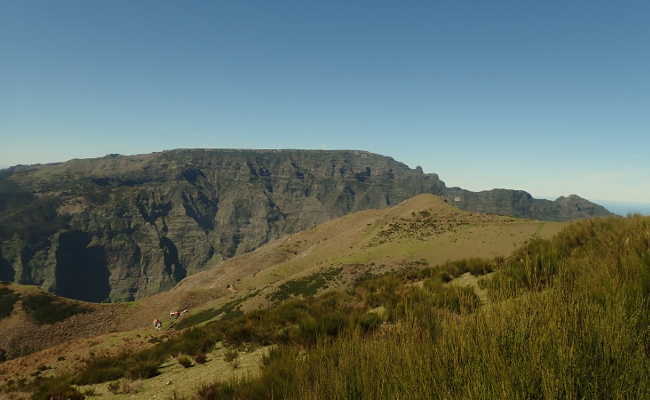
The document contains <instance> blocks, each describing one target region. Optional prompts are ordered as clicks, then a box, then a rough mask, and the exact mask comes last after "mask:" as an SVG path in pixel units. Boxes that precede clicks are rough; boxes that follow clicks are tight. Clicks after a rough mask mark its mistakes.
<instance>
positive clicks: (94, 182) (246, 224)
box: [0, 150, 610, 302]
mask: <svg viewBox="0 0 650 400" xmlns="http://www.w3.org/2000/svg"><path fill="white" fill-rule="evenodd" d="M421 193H432V194H436V195H440V196H442V197H444V198H445V199H446V200H447V201H448V202H449V203H450V204H453V205H454V206H456V207H458V208H461V209H464V210H469V211H480V212H485V213H494V214H501V215H510V216H517V217H526V218H534V219H540V220H554V221H564V220H571V219H576V218H585V217H593V216H605V215H610V213H609V212H608V211H607V210H606V209H604V208H603V207H600V206H598V205H595V204H593V203H590V202H588V201H586V200H584V199H581V198H580V197H578V196H569V197H561V198H559V199H557V200H556V201H548V200H538V199H534V198H532V196H530V195H529V194H528V193H526V192H523V191H513V190H503V189H496V190H491V191H485V192H478V193H474V192H470V191H466V190H463V189H460V188H447V187H446V185H445V183H444V182H443V181H441V180H440V179H439V178H438V176H437V175H436V174H425V173H423V171H422V169H421V168H419V167H418V168H416V169H411V168H409V167H408V166H406V165H405V164H402V163H399V162H397V161H395V160H393V159H392V158H389V157H384V156H380V155H376V154H372V153H368V152H363V151H314V150H173V151H165V152H160V153H152V154H146V155H136V156H120V155H109V156H106V157H103V158H98V159H84V160H71V161H68V162H65V163H59V164H48V165H34V166H17V167H12V168H10V169H7V170H3V171H1V173H0V280H3V281H11V282H17V283H22V284H36V285H40V286H41V287H43V288H44V289H46V290H48V291H50V292H53V293H56V294H58V295H61V296H65V297H70V298H75V299H80V300H86V301H94V302H103V301H128V300H133V299H137V298H141V297H144V296H147V295H151V294H154V293H157V292H160V291H163V290H167V289H169V288H171V287H173V286H174V285H175V284H176V283H178V282H179V281H180V280H182V279H183V278H185V277H186V276H188V275H190V274H194V273H196V272H198V271H201V270H203V269H205V267H206V266H208V265H216V264H218V263H219V262H220V261H221V260H225V259H228V258H231V257H233V256H236V255H240V254H243V253H246V252H249V251H251V250H254V249H256V248H258V247H259V246H260V245H262V244H264V243H267V242H269V241H271V240H273V239H276V238H279V237H281V236H283V235H286V234H290V233H294V232H299V231H302V230H305V229H307V228H310V227H312V226H315V225H316V224H319V223H322V222H324V221H328V220H330V219H332V218H336V217H339V216H342V215H345V214H347V213H350V212H354V211H359V210H364V209H372V208H383V207H386V206H390V205H394V204H398V203H400V202H401V201H403V200H405V199H408V198H410V197H412V196H414V195H417V194H421Z"/></svg>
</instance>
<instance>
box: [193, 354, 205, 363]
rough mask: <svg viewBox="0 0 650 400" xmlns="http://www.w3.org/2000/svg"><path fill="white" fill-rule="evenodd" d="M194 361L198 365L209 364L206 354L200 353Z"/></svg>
mask: <svg viewBox="0 0 650 400" xmlns="http://www.w3.org/2000/svg"><path fill="white" fill-rule="evenodd" d="M194 361H196V363H197V364H205V363H206V362H208V357H207V356H206V355H205V354H204V353H200V354H197V355H195V356H194Z"/></svg>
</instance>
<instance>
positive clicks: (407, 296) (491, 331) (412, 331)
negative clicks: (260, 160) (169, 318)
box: [35, 217, 650, 399]
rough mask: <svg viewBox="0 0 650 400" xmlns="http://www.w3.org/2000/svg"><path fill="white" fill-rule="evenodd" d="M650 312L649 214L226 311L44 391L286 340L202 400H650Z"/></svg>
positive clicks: (145, 373) (103, 360)
mask: <svg viewBox="0 0 650 400" xmlns="http://www.w3.org/2000/svg"><path fill="white" fill-rule="evenodd" d="M466 272H470V273H471V274H473V275H475V276H482V275H485V274H488V273H490V274H489V275H487V276H485V277H484V278H482V279H481V280H480V281H479V284H480V286H481V287H482V288H484V289H485V290H487V295H488V297H487V298H488V299H489V301H488V302H487V303H483V304H482V302H481V300H480V299H479V297H478V296H477V294H476V293H475V292H474V290H473V289H471V288H468V287H457V286H453V285H449V284H447V282H449V281H453V280H454V279H455V278H456V277H459V276H461V275H462V274H464V273H466ZM649 306H650V218H643V217H630V218H625V219H623V218H610V219H602V220H588V221H583V222H579V223H575V224H572V225H570V226H569V227H567V228H566V229H564V230H563V231H562V232H561V233H560V234H558V235H556V236H555V237H553V238H552V239H549V240H542V239H536V240H533V241H531V242H529V243H528V244H527V245H525V246H523V247H522V248H520V249H519V250H517V251H516V252H515V253H514V254H513V255H512V256H510V257H508V258H495V259H492V260H484V259H466V260H462V261H456V262H449V263H446V264H444V265H440V266H437V267H433V268H430V267H426V264H422V265H419V266H418V265H415V264H414V265H413V268H407V269H405V270H401V271H397V272H390V273H385V274H382V275H380V276H373V275H368V276H366V277H364V278H363V279H360V280H359V281H358V282H357V283H356V284H355V285H354V286H353V287H352V288H351V289H349V290H346V291H331V292H329V293H326V294H323V295H320V296H317V297H306V298H293V299H290V300H288V301H286V302H283V303H281V304H279V305H277V306H274V307H272V308H270V309H265V310H258V311H254V312H251V313H247V314H244V315H238V314H236V313H231V314H230V315H228V316H227V317H226V318H225V319H221V320H217V321H213V322H209V323H207V324H206V325H203V326H200V327H197V328H192V329H189V330H186V331H184V332H183V333H182V334H181V335H179V336H176V337H172V338H169V339H167V340H165V341H164V342H162V343H159V344H158V345H156V346H154V347H152V348H151V349H148V350H144V351H141V352H139V353H135V354H123V355H121V356H118V357H100V356H98V357H96V358H94V359H90V360H88V361H87V363H86V365H85V367H82V368H81V369H80V371H78V372H77V373H74V374H72V375H70V376H67V377H59V378H56V379H54V380H45V381H42V382H40V384H39V385H40V388H41V389H40V393H49V392H48V390H49V389H48V387H53V388H54V387H56V388H59V389H56V390H62V389H61V388H67V387H68V386H66V385H68V384H77V385H79V384H81V385H83V384H88V383H96V382H106V381H109V380H112V379H116V378H120V377H126V378H131V379H141V378H147V377H149V376H153V375H155V374H157V368H158V366H159V365H161V363H162V362H163V361H164V360H166V359H169V358H170V357H173V356H177V355H179V354H187V355H190V356H192V357H196V356H200V355H201V354H203V353H206V352H208V351H210V349H211V348H212V347H213V346H214V344H215V343H217V342H223V343H226V344H227V345H228V346H232V347H239V348H240V349H243V348H250V346H256V345H262V346H265V345H277V346H278V347H277V348H276V350H274V351H273V352H272V354H271V356H270V357H268V358H267V359H266V360H265V365H264V367H263V369H262V373H261V375H260V376H258V377H251V378H248V379H245V380H239V381H231V382H225V383H224V382H217V383H215V384H213V385H210V386H206V387H203V388H201V389H200V390H199V391H198V392H197V394H196V397H197V398H198V399H271V398H276V399H285V398H286V399H399V398H403V399H425V398H426V399H431V398H433V399H435V398H441V399H442V398H445V399H446V398H468V399H479V398H480V399H487V398H509V399H518V398H522V399H523V398H526V399H542V398H569V399H570V398H576V399H582V398H585V399H587V398H588V399H592V398H596V399H598V398H602V399H610V398H650V379H649V378H650V313H649V311H650V308H649ZM215 379H216V380H218V377H215ZM61 382H64V383H65V384H63V385H62V383H61ZM35 387H38V386H35ZM53 390H54V389H53ZM66 390H67V389H66Z"/></svg>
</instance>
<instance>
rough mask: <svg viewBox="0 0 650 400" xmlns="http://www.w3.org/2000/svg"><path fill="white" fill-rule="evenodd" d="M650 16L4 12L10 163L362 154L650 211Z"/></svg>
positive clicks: (11, 0)
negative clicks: (291, 151) (153, 155)
mask: <svg viewBox="0 0 650 400" xmlns="http://www.w3.org/2000/svg"><path fill="white" fill-rule="evenodd" d="M649 20H650V2H648V1H647V0H643V1H641V0H639V1H634V0H633V1H630V0H621V1H611V0H608V1H602V0H576V1H572V0H569V1H555V0H548V1H539V0H534V1H533V0H508V1H505V0H490V1H486V0H475V1H464V0H440V1H438V0H427V1H408V0H402V1H394V0H391V1H383V0H373V1H350V0H347V1H339V0H327V1H323V0H320V1H309V0H297V1H293V0H292V1H287V0H278V1H269V0H262V1H246V0H230V1H218V0H203V1H186V0H184V1H178V0H174V1H164V0H155V1H143V0H138V1H120V0H110V1H87V0H79V1H68V0H57V1H50V0H48V1H36V0H8V1H4V2H2V5H0V166H8V165H14V164H18V163H25V164H26V163H36V162H50V161H63V160H67V159H70V158H81V157H93V156H101V155H104V154H108V153H121V154H135V153H148V152H152V151H158V150H162V149H171V148H179V147H211V148H215V147H216V148H310V149H363V150H368V151H372V152H377V153H381V154H385V155H389V156H391V157H393V158H395V159H397V160H400V161H403V162H406V163H407V164H409V165H410V166H411V167H415V166H417V165H421V166H422V167H423V168H424V170H425V171H426V172H436V173H438V174H439V175H440V177H441V178H442V179H443V180H444V181H445V182H446V183H447V184H448V185H450V186H462V187H465V188H468V189H473V190H482V189H491V188H494V187H505V188H522V189H525V190H527V191H529V192H531V193H532V194H533V195H535V196H539V197H551V198H553V197H555V196H559V195H562V194H569V193H577V194H580V195H583V196H585V197H587V198H590V199H601V200H618V201H630V202H648V203H650V23H649V22H648V21H649Z"/></svg>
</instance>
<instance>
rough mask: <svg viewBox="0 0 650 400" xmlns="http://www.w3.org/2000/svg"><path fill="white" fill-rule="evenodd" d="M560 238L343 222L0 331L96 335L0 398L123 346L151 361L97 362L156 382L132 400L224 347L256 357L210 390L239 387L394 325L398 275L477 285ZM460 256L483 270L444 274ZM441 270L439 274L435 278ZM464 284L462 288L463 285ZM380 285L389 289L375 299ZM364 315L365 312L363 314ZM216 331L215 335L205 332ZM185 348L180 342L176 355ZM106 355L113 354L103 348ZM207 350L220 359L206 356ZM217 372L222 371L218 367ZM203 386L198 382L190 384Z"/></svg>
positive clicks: (442, 219) (49, 360) (12, 364)
mask: <svg viewBox="0 0 650 400" xmlns="http://www.w3.org/2000/svg"><path fill="white" fill-rule="evenodd" d="M562 226H564V224H560V223H548V222H546V223H545V222H539V221H530V220H522V219H514V218H511V217H502V216H494V215H484V214H476V213H470V212H465V211H461V210H458V209H456V208H454V207H451V206H450V205H448V204H447V203H446V202H445V201H443V200H442V199H440V198H438V197H435V196H431V195H422V196H417V197H415V198H412V199H410V200H408V201H405V202H403V203H401V204H399V205H398V206H396V207H393V208H389V209H384V210H369V211H364V212H359V213H355V214H351V215H348V216H345V217H342V218H339V219H337V220H333V221H330V222H327V223H325V224H322V225H319V226H317V227H315V228H313V229H310V230H308V231H305V232H301V233H298V234H295V235H291V236H287V237H284V238H282V239H279V240H277V241H274V242H271V243H269V244H268V245H266V246H264V247H262V248H260V249H258V250H256V251H255V252H252V253H250V254H246V255H244V256H240V257H236V258H233V259H231V260H227V261H225V262H222V263H220V264H216V265H215V266H214V267H213V268H211V269H210V270H209V271H205V272H202V273H199V274H196V275H193V276H191V277H188V278H187V279H185V280H184V281H183V282H182V283H181V284H180V285H178V286H177V287H176V288H174V289H173V290H171V291H169V292H165V293H161V294H158V295H155V296H152V297H149V298H146V299H143V300H141V301H138V302H134V303H128V304H124V305H96V307H95V311H94V312H93V313H90V314H78V315H76V316H75V317H74V318H68V319H66V320H64V321H63V322H60V323H56V324H54V325H48V324H45V325H41V326H39V325H35V324H34V323H29V324H26V325H25V326H23V328H24V329H22V330H16V329H15V326H13V327H11V326H9V325H8V324H0V331H3V332H8V333H9V334H10V335H11V336H12V343H16V342H18V341H21V339H20V337H25V338H29V337H31V336H33V335H31V334H30V333H29V332H31V330H33V329H39V331H40V330H43V331H44V332H47V331H49V332H56V333H62V334H63V333H65V334H67V335H68V340H69V339H74V338H76V337H84V336H87V334H88V333H89V332H91V331H89V330H87V329H86V330H79V329H78V327H79V326H80V323H85V321H88V322H92V321H93V320H95V322H96V325H97V326H95V327H94V328H96V332H97V334H102V333H103V334H104V335H103V336H100V337H97V338H95V339H92V340H91V339H84V340H77V341H75V342H69V343H64V344H62V345H60V346H56V347H53V348H51V349H49V350H47V351H45V352H40V353H35V354H33V355H30V356H29V357H27V358H22V359H17V360H13V361H9V362H7V363H6V364H5V365H3V366H1V367H0V386H1V385H2V384H3V382H4V383H5V384H7V383H11V382H13V383H11V385H16V384H17V383H18V382H21V379H24V381H22V382H31V381H32V380H33V377H34V376H37V377H38V376H40V377H43V376H55V375H60V374H61V373H68V372H67V371H70V370H76V369H79V368H80V367H82V366H83V363H80V362H77V363H76V364H74V363H72V364H71V363H68V362H67V361H68V360H66V362H59V360H58V358H59V357H61V356H62V354H59V353H62V352H64V353H66V354H65V355H64V356H67V353H68V352H69V351H70V346H71V345H72V343H74V345H73V347H74V349H75V360H83V359H88V361H89V362H90V363H91V364H90V365H95V366H96V365H99V364H101V360H100V362H99V364H97V363H94V361H92V360H90V359H89V357H90V358H93V357H91V356H90V355H91V354H95V356H98V355H99V354H101V355H102V357H109V358H110V357H113V356H115V353H116V352H117V353H119V350H120V349H121V348H123V347H122V346H123V345H124V344H126V343H129V344H133V343H138V346H140V349H146V348H151V349H150V350H147V351H151V353H143V354H142V355H138V356H135V355H134V354H133V353H132V352H131V353H130V354H129V356H128V357H126V358H125V359H120V360H119V361H117V360H112V361H107V362H108V364H109V365H111V364H113V365H120V366H122V367H121V368H118V369H119V370H120V371H122V372H120V373H119V376H122V377H123V378H122V379H125V378H128V377H136V376H146V375H156V374H157V373H160V375H158V376H157V377H155V378H149V379H146V380H144V381H143V382H144V389H142V393H143V394H142V398H150V397H147V396H149V395H151V393H152V392H151V390H156V392H155V393H159V395H162V394H164V393H163V392H164V390H163V389H166V390H167V392H166V393H167V394H169V393H171V390H172V389H174V390H175V389H176V387H177V386H176V385H174V386H163V387H158V386H159V385H161V384H160V381H162V380H164V379H173V380H174V381H177V379H176V377H175V375H176V373H177V372H178V371H175V370H174V368H176V366H178V365H179V363H178V362H176V361H175V360H176V357H177V355H178V354H179V353H183V352H185V353H186V354H188V356H191V357H197V356H201V355H202V354H203V353H207V355H208V357H207V360H208V362H207V363H206V364H201V368H204V369H205V371H210V370H212V369H213V368H215V367H214V366H215V365H220V364H219V363H220V362H222V361H223V360H224V359H225V352H226V351H230V350H225V349H224V348H222V347H219V346H221V344H225V345H226V348H228V346H230V347H233V346H234V347H236V348H244V349H250V348H251V346H252V347H259V349H260V350H263V352H262V353H256V352H253V353H247V352H244V353H241V352H240V353H241V354H242V356H241V359H242V360H243V361H242V365H249V364H250V368H249V369H247V370H246V371H242V370H241V369H239V368H237V369H234V368H231V369H228V370H227V371H225V372H224V371H222V370H219V372H218V373H215V374H216V376H219V377H220V379H224V378H226V377H228V376H231V373H237V374H239V373H242V374H244V375H245V374H246V373H249V372H254V371H256V368H257V367H255V366H254V365H253V364H255V363H253V362H252V361H250V360H252V359H256V357H257V356H256V355H255V354H263V353H264V352H267V351H268V350H269V349H270V348H272V347H273V346H276V345H278V344H291V343H294V344H300V345H309V346H311V345H313V344H314V343H316V339H317V338H318V337H319V336H320V335H321V334H322V332H326V333H327V335H328V336H331V337H335V336H337V335H338V334H339V333H341V332H343V331H347V330H348V329H352V327H354V326H360V327H362V329H364V330H366V331H368V332H370V331H372V330H374V329H375V328H376V327H377V326H380V325H382V323H383V321H384V320H385V319H386V318H389V316H390V318H392V319H394V318H395V317H394V316H391V315H394V314H395V311H394V310H393V308H392V307H393V306H394V305H395V304H393V303H395V301H396V299H398V298H399V296H401V295H402V294H403V292H404V290H405V288H408V287H410V286H408V285H407V286H405V287H404V288H402V286H404V281H403V280H404V279H405V277H404V276H402V275H399V274H400V273H408V274H411V272H408V271H420V272H418V273H417V274H416V275H415V276H419V278H418V280H419V281H418V282H411V281H410V280H412V279H414V278H413V276H411V277H410V278H408V279H410V280H409V282H410V283H409V285H411V284H413V285H416V286H417V285H423V284H424V280H425V278H431V277H432V271H434V270H435V271H438V270H440V268H442V270H441V271H443V272H445V273H444V276H443V275H441V276H440V277H439V279H441V280H444V281H447V280H450V279H452V278H453V277H456V276H459V275H461V274H462V273H463V272H466V271H474V272H475V273H477V274H479V273H480V274H482V273H486V272H488V271H491V270H493V269H494V268H495V267H496V264H495V262H494V261H485V259H488V260H489V259H491V258H494V257H503V256H508V255H510V254H511V253H512V251H513V250H515V249H516V248H517V246H519V245H521V244H522V243H525V242H527V241H530V240H532V239H534V238H548V237H551V236H552V235H553V234H554V233H556V232H558V231H559V230H560V229H561V228H562ZM468 256H476V257H482V258H483V259H478V260H470V261H469V262H465V261H463V262H454V261H458V260H462V259H463V258H466V257H468ZM497 260H499V259H498V258H497ZM449 262H451V263H449ZM441 264H442V265H445V266H444V267H439V266H440V265H441ZM434 267H435V268H434ZM400 271H402V272H400ZM421 271H429V272H421ZM436 273H437V272H436ZM393 274H397V275H394V276H393ZM418 274H424V275H418ZM409 276H410V275H409ZM377 277H381V278H377ZM375 278H377V279H379V280H376V279H375ZM466 278H468V277H467V276H464V277H463V279H465V280H466ZM436 279H438V278H436ZM463 279H460V280H458V279H455V280H454V282H452V283H453V284H457V283H458V282H464V280H463ZM472 279H474V281H475V277H473V276H471V277H470V280H472ZM382 282H384V283H382ZM385 284H386V285H388V286H386V287H385V288H384V286H383V285H385ZM474 284H475V282H474ZM427 285H428V286H427V287H429V286H431V284H427ZM434 286H437V284H436V285H434ZM395 290H397V292H395V293H393V294H392V295H390V296H389V297H390V298H391V299H393V300H391V301H392V303H391V304H392V306H391V304H388V305H384V304H383V303H382V301H381V299H382V296H384V295H385V293H384V292H386V291H388V292H391V291H392V292H394V291H395ZM328 291H329V292H331V291H334V292H335V294H334V295H332V294H329V295H328V296H330V297H326V298H321V297H320V296H321V294H323V293H326V292H328ZM479 294H480V296H479V300H480V299H482V298H485V293H479ZM456 295H460V296H470V297H468V303H467V304H465V303H463V304H462V305H459V304H458V301H456V300H454V299H455V298H456V297H455V296H456ZM359 296H361V297H359ZM9 300H11V299H10V298H8V302H10V301H9ZM435 301H436V302H437V304H438V303H440V304H447V303H448V305H449V306H450V307H456V308H458V307H459V306H460V307H463V309H464V308H466V307H476V306H477V304H478V303H477V301H476V299H475V298H474V296H473V294H472V293H471V291H468V290H467V289H465V288H449V289H445V291H444V293H443V294H442V295H441V297H440V298H438V299H437V300H435ZM21 304H22V303H19V307H18V312H19V313H18V314H19V315H18V316H21V315H22V317H20V318H16V316H14V317H12V318H13V321H14V322H16V321H17V322H21V321H23V322H24V321H25V318H30V317H29V315H28V314H27V313H25V312H24V311H25V310H23V307H22V306H21ZM276 304H281V305H280V306H279V307H281V308H280V309H274V308H271V309H270V310H271V311H269V307H272V306H273V305H276ZM184 308H189V309H190V313H189V314H188V315H186V316H184V317H183V318H182V319H181V320H180V321H171V320H169V317H168V313H169V311H170V310H178V309H184ZM372 309H376V310H374V311H373V312H369V311H370V310H372ZM99 310H101V311H102V313H101V314H97V312H98V311H99ZM14 314H16V312H14ZM109 314H110V315H109ZM321 314H323V315H328V318H327V320H326V321H321V317H320V315H321ZM97 316H101V318H97ZM154 318H160V319H162V320H163V322H164V329H163V331H161V332H157V331H153V332H152V329H151V327H150V325H151V321H152V320H153V319H154ZM391 321H392V320H391ZM391 323H392V322H391ZM215 326H216V327H219V328H218V329H216V330H215ZM92 327H93V326H91V325H89V326H88V328H92ZM5 328H7V329H9V330H7V329H5ZM53 328H54V329H53ZM185 328H199V329H200V331H199V332H200V334H198V333H191V332H193V331H192V330H190V331H183V329H185ZM3 329H4V330H3ZM203 329H207V330H206V331H203ZM129 330H130V331H129ZM120 331H122V332H124V334H119V335H120V338H116V336H115V335H117V334H109V332H120ZM21 332H22V336H21ZM77 333H79V335H77ZM178 334H180V336H178ZM186 335H198V336H192V337H194V338H195V339H196V337H201V338H203V339H201V340H197V341H196V342H194V339H188V338H187V336H186ZM122 336H124V337H122ZM39 337H40V336H39ZM53 337H56V335H54V336H53ZM174 337H178V338H179V339H178V340H180V342H178V343H180V344H175V343H177V342H175V340H177V339H173V338H174ZM165 338H169V340H166V341H165V343H164V344H162V343H161V344H160V345H156V342H157V341H160V340H165ZM185 340H189V341H188V342H187V343H184V341H185ZM32 342H33V340H32ZM97 343H99V344H100V345H101V348H102V349H104V350H102V351H101V352H98V351H97V347H96V346H95V345H96V344H97ZM110 343H113V344H115V345H116V346H111V345H110ZM188 343H190V344H188ZM192 343H194V344H192ZM215 343H217V344H218V345H217V348H220V349H222V350H213V347H212V346H213V345H214V344H215ZM219 343H221V344H219ZM51 344H52V343H50V345H51ZM89 344H90V345H89ZM118 344H119V345H118ZM152 346H153V347H152ZM113 347H114V348H113ZM215 352H216V353H215ZM213 353H214V354H213ZM134 357H135V358H134ZM143 360H145V361H146V362H143ZM220 360H222V361H220ZM247 360H249V361H250V362H249V361H247ZM251 363H252V364H251ZM226 364H228V365H230V364H229V363H228V362H226ZM258 364H259V363H258ZM43 365H48V366H51V367H52V368H51V369H48V370H47V371H46V373H40V372H39V371H40V370H39V368H40V367H41V366H43ZM135 365H138V367H135ZM195 365H198V364H196V363H195ZM140 367H142V368H144V372H133V371H135V370H137V371H140V370H139V368H140ZM150 367H151V368H150ZM134 368H135V370H134ZM206 368H207V369H206ZM3 369H4V370H6V371H10V372H9V374H6V373H5V374H4V376H3V374H2V370H3ZM92 369H96V370H97V371H100V370H101V368H94V367H93V368H92ZM129 371H131V372H129ZM174 371H175V372H174ZM183 371H184V369H183ZM141 373H144V375H140V374H141ZM204 374H207V372H204V373H201V374H199V375H201V376H204ZM97 376H99V375H97ZM115 377H116V376H115V375H114V371H112V372H111V371H108V372H107V373H106V374H105V375H104V378H101V379H100V378H98V377H95V378H93V379H89V378H88V379H85V380H83V381H77V382H78V383H81V382H84V383H89V384H90V383H91V382H93V381H97V380H99V381H101V380H103V379H108V378H115ZM209 381H211V379H210V377H209V376H204V377H203V378H202V379H201V380H198V381H197V380H196V379H194V380H192V379H189V378H184V379H183V382H187V384H182V383H178V385H180V386H179V391H180V393H184V394H187V393H190V392H191V391H192V390H193V388H192V387H190V386H189V385H190V383H189V382H194V383H193V385H194V386H196V385H198V384H200V383H202V382H203V383H205V382H209ZM165 382H166V381H165ZM197 382H198V383H197ZM92 385H95V386H93V387H92V388H93V390H95V391H97V392H98V393H104V394H106V395H111V396H112V395H113V394H112V393H109V394H107V393H105V392H106V384H103V383H92ZM97 385H99V386H97ZM32 386H33V385H32ZM11 387H12V388H14V389H17V388H16V387H14V386H11ZM161 391H163V392H161ZM160 393H162V394H160Z"/></svg>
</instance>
